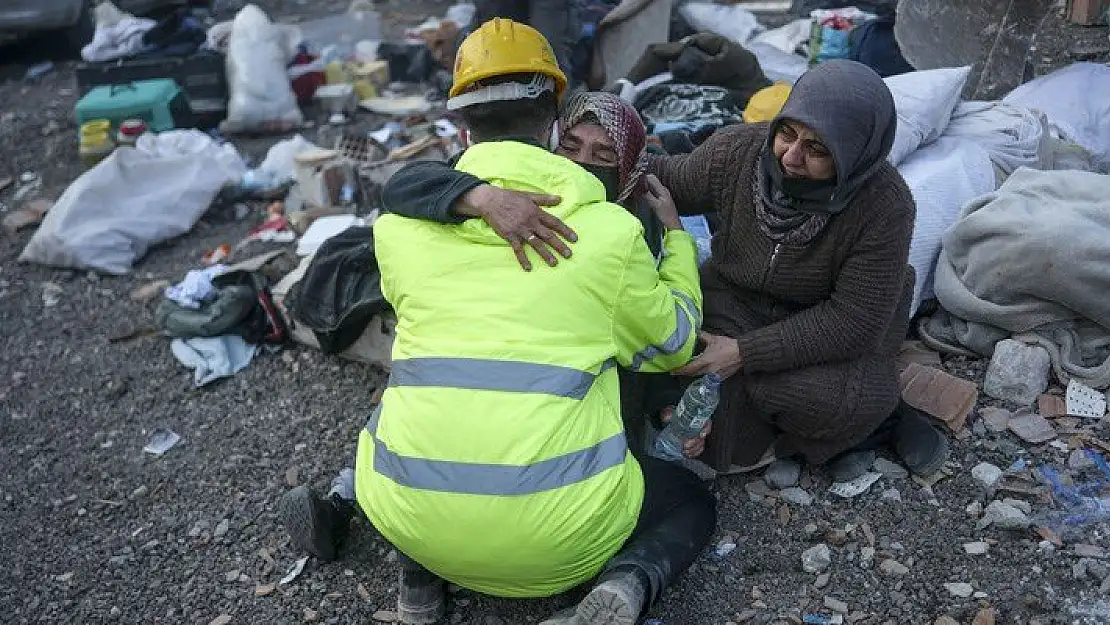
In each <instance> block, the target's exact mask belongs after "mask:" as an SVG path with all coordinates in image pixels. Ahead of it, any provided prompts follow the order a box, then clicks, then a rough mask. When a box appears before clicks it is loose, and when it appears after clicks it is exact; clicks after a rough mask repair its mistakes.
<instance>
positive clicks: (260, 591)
mask: <svg viewBox="0 0 1110 625" xmlns="http://www.w3.org/2000/svg"><path fill="white" fill-rule="evenodd" d="M275 590H277V584H266V585H264V586H259V587H258V588H255V589H254V596H255V597H265V596H266V595H269V594H272V593H273V592H274V591H275Z"/></svg>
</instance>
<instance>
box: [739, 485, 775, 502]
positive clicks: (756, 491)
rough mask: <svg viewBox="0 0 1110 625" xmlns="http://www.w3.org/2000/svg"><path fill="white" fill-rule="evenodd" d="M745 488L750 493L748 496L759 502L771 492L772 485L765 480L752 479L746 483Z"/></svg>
mask: <svg viewBox="0 0 1110 625" xmlns="http://www.w3.org/2000/svg"><path fill="white" fill-rule="evenodd" d="M744 490H745V491H747V493H748V498H749V499H751V500H752V501H754V502H755V503H759V502H761V501H763V498H764V497H766V496H767V495H770V494H771V487H770V486H767V483H766V482H764V481H763V480H752V481H750V482H748V483H747V484H744Z"/></svg>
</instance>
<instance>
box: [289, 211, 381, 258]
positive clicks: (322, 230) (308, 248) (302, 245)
mask: <svg viewBox="0 0 1110 625" xmlns="http://www.w3.org/2000/svg"><path fill="white" fill-rule="evenodd" d="M364 225H366V221H365V220H363V219H361V218H359V217H355V216H354V215H331V216H328V217H321V218H319V219H317V220H316V221H314V222H312V225H311V226H309V227H308V230H307V231H305V233H304V235H303V236H301V240H300V241H299V242H298V243H297V255H298V256H311V255H312V254H315V253H316V250H318V249H319V248H320V246H321V245H323V244H324V241H327V240H328V239H330V238H332V237H333V236H335V235H337V234H339V233H340V232H343V231H344V230H346V229H347V228H351V227H353V226H364Z"/></svg>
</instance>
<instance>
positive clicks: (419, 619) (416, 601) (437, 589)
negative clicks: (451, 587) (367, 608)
mask: <svg viewBox="0 0 1110 625" xmlns="http://www.w3.org/2000/svg"><path fill="white" fill-rule="evenodd" d="M397 555H398V558H397V559H398V561H399V562H400V564H401V583H400V589H399V590H398V592H397V615H398V617H399V619H400V622H401V623H404V624H405V625H427V624H430V623H435V622H437V621H438V620H439V619H441V618H443V615H444V614H445V613H446V612H447V599H446V586H447V584H446V582H444V581H443V579H442V578H440V577H439V576H437V575H436V574H435V573H432V572H431V571H429V570H428V569H426V568H424V567H423V566H421V565H420V564H419V563H417V562H416V561H415V560H413V559H412V558H409V557H408V556H406V555H405V554H403V553H401V552H400V551H398V552H397Z"/></svg>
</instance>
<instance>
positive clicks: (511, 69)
mask: <svg viewBox="0 0 1110 625" xmlns="http://www.w3.org/2000/svg"><path fill="white" fill-rule="evenodd" d="M509 74H539V75H541V76H547V77H549V78H551V79H552V80H554V81H555V96H556V97H562V95H563V92H564V91H566V88H567V77H566V74H564V73H563V70H561V69H559V63H558V62H557V61H556V60H555V52H554V51H553V50H552V49H551V44H550V43H548V41H547V39H545V38H544V36H543V35H541V34H540V32H539V31H538V30H536V29H535V28H532V27H531V26H528V25H526V24H521V23H518V22H514V21H512V20H506V19H500V18H494V19H492V20H490V21H488V22H486V23H485V24H482V25H481V26H479V27H478V30H475V31H474V32H472V33H470V35H469V36H467V38H466V39H465V40H463V42H462V45H460V46H459V51H458V53H457V54H456V55H455V72H454V84H452V85H451V92H450V93H449V94H448V95H449V97H452V98H454V97H455V96H458V95H459V94H461V93H464V92H466V91H467V90H469V89H470V88H472V87H473V86H474V84H475V83H477V82H480V81H482V80H486V79H488V78H494V77H497V76H506V75H509ZM549 84H550V83H549Z"/></svg>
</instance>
